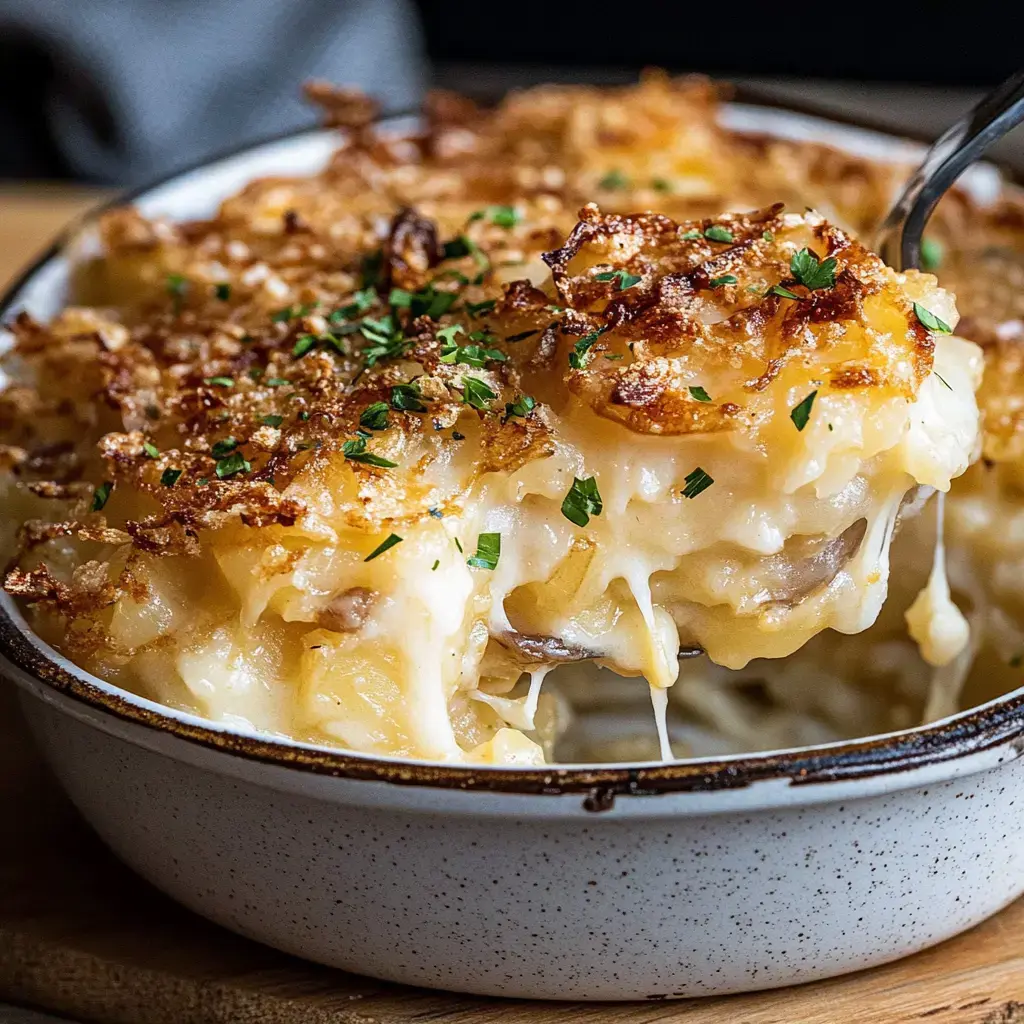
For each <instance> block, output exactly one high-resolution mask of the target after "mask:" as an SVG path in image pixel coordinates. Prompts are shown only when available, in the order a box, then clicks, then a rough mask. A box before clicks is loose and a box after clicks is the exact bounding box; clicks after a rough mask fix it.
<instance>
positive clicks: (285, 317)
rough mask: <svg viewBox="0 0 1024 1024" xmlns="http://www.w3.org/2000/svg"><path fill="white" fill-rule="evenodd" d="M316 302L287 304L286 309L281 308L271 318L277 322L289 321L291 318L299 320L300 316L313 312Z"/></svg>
mask: <svg viewBox="0 0 1024 1024" xmlns="http://www.w3.org/2000/svg"><path fill="white" fill-rule="evenodd" d="M314 306H315V303H309V304H307V305H304V306H285V307H284V309H279V310H278V311H277V312H276V313H274V315H273V316H271V318H270V319H271V320H272V321H273V322H274V323H275V324H283V323H287V322H288V321H289V320H298V319H299V318H300V317H304V316H308V315H309V314H310V313H312V312H313V308H314Z"/></svg>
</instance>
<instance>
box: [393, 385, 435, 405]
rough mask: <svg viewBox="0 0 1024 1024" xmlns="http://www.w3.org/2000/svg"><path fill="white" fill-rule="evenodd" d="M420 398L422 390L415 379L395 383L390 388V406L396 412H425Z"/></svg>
mask: <svg viewBox="0 0 1024 1024" xmlns="http://www.w3.org/2000/svg"><path fill="white" fill-rule="evenodd" d="M422 398H423V392H421V391H420V386H419V384H417V383H416V382H415V381H411V382H410V383H408V384H395V385H394V387H392V389H391V408H392V409H395V410H397V411H398V412H426V411H427V407H426V406H425V405H424V404H423V401H422Z"/></svg>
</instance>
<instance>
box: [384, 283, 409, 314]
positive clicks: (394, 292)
mask: <svg viewBox="0 0 1024 1024" xmlns="http://www.w3.org/2000/svg"><path fill="white" fill-rule="evenodd" d="M388 305H389V306H398V307H399V308H400V309H404V308H407V307H409V306H411V305H412V292H407V291H406V290H405V289H404V288H392V289H391V291H390V293H389V294H388Z"/></svg>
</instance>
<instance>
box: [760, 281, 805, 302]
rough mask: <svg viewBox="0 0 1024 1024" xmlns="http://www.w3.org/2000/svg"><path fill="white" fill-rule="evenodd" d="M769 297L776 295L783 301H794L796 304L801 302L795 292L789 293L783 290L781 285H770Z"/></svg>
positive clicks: (787, 290)
mask: <svg viewBox="0 0 1024 1024" xmlns="http://www.w3.org/2000/svg"><path fill="white" fill-rule="evenodd" d="M768 294H769V295H778V296H780V297H781V298H783V299H796V300H797V302H799V301H801V300H800V296H799V295H797V294H796V293H795V292H791V291H790V290H789V289H788V288H783V287H782V285H781V284H776V285H772V287H771V288H769V289H768Z"/></svg>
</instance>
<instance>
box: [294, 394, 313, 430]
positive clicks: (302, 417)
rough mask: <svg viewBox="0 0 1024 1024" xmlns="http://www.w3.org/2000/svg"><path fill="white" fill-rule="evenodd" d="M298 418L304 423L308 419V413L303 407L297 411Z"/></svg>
mask: <svg viewBox="0 0 1024 1024" xmlns="http://www.w3.org/2000/svg"><path fill="white" fill-rule="evenodd" d="M292 397H293V398H294V397H295V396H294V395H293V396H292ZM299 419H300V420H302V422H303V423H305V422H306V420H308V419H309V413H308V412H306V410H305V409H303V410H302V412H300V413H299Z"/></svg>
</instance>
